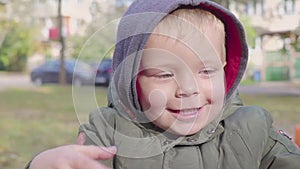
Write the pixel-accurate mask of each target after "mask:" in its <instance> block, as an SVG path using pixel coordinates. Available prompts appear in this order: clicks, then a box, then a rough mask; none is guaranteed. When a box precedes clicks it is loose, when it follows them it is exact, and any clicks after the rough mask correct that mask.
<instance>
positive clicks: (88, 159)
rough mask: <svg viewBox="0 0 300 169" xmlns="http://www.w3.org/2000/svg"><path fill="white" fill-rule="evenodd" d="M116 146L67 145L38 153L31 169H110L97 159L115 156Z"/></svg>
mask: <svg viewBox="0 0 300 169" xmlns="http://www.w3.org/2000/svg"><path fill="white" fill-rule="evenodd" d="M116 151H117V149H116V147H98V146H93V145H90V146H84V145H67V146H61V147H57V148H54V149H50V150H47V151H44V152H42V153H41V154H39V155H37V156H36V157H35V158H34V159H33V160H32V162H31V164H30V167H29V169H41V168H42V169H83V168H84V169H108V168H109V167H106V166H105V165H103V164H100V163H99V162H97V161H96V160H108V159H111V158H113V156H114V155H115V153H116Z"/></svg>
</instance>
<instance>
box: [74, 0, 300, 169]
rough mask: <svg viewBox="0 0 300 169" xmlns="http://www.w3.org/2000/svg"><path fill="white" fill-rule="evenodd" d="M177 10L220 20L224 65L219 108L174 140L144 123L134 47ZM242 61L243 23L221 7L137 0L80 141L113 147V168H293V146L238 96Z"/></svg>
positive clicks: (198, 0)
mask: <svg viewBox="0 0 300 169" xmlns="http://www.w3.org/2000/svg"><path fill="white" fill-rule="evenodd" d="M178 8H201V9H204V10H208V11H210V12H211V13H213V14H214V15H215V16H217V17H218V18H219V19H220V20H221V21H222V22H223V24H224V26H225V31H226V62H227V64H226V67H225V79H226V98H225V105H224V109H223V110H222V112H220V115H219V117H218V118H217V119H215V120H214V121H213V122H211V123H210V124H208V125H207V126H206V127H205V128H203V129H201V130H200V131H199V132H198V133H196V134H194V135H190V136H181V137H176V136H174V135H172V134H170V133H166V132H164V131H162V130H161V129H159V128H157V127H156V126H154V125H153V124H152V123H151V122H147V119H146V117H145V115H144V114H143V111H142V109H141V106H140V104H139V102H138V97H137V90H136V75H137V73H138V70H139V63H140V59H141V53H142V52H140V51H142V49H143V48H144V46H145V43H146V42H147V39H148V37H149V35H150V34H151V32H152V30H153V28H154V27H155V26H156V25H157V24H158V23H159V21H160V20H161V19H162V18H164V17H165V16H166V15H167V14H169V13H170V12H172V11H174V10H176V9H178ZM247 58H248V47H247V43H246V40H245V34H244V30H243V27H242V25H241V24H240V22H239V21H238V19H237V18H236V17H235V16H234V15H233V14H232V13H231V12H230V11H228V10H227V9H225V8H223V7H222V6H220V5H218V4H216V3H214V2H212V1H208V0H136V1H134V2H133V3H132V5H131V6H130V7H129V9H128V10H127V12H126V13H125V14H124V16H123V17H122V19H121V21H120V23H119V28H118V34H117V43H116V46H115V51H114V56H113V69H114V75H113V77H112V81H111V83H110V87H109V91H108V101H109V103H108V106H107V107H103V108H100V109H99V110H97V111H94V112H93V113H91V114H90V119H89V123H87V124H82V125H81V126H80V129H79V132H81V133H82V132H83V133H84V134H85V144H87V145H88V144H94V145H101V146H111V145H116V146H117V148H118V152H117V154H116V156H115V158H114V159H113V160H112V161H107V163H108V164H109V165H111V166H113V167H114V168H115V169H148V168H149V169H300V152H299V149H298V148H297V147H296V146H295V145H294V144H293V143H292V142H291V141H290V140H289V139H288V138H286V137H285V136H283V135H281V134H279V133H277V132H276V131H275V129H274V128H273V127H272V118H271V116H270V114H269V113H268V112H267V111H265V110H264V109H262V108H259V107H254V106H243V105H242V102H241V100H240V99H239V96H238V93H237V92H236V91H237V86H238V84H239V82H240V80H241V78H242V77H243V74H244V71H245V69H246V65H247Z"/></svg>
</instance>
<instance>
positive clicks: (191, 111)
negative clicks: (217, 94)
mask: <svg viewBox="0 0 300 169" xmlns="http://www.w3.org/2000/svg"><path fill="white" fill-rule="evenodd" d="M195 111H197V109H188V110H180V114H183V115H188V114H193V113H195Z"/></svg>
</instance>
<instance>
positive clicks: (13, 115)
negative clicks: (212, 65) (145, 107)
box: [0, 0, 300, 169]
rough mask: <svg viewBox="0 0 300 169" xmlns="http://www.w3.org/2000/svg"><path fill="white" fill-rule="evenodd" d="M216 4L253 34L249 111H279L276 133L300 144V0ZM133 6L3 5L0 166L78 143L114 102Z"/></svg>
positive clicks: (42, 0) (125, 2)
mask: <svg viewBox="0 0 300 169" xmlns="http://www.w3.org/2000/svg"><path fill="white" fill-rule="evenodd" d="M216 2H217V3H220V4H221V5H223V6H224V7H226V8H228V9H230V10H231V11H232V12H233V13H234V14H235V15H236V16H237V17H238V18H239V19H240V20H241V22H242V23H243V25H244V27H245V30H246V36H247V41H248V44H249V55H250V57H249V62H248V68H247V71H246V74H245V76H244V78H243V81H242V84H241V86H240V87H239V90H240V94H241V97H242V99H243V101H244V104H245V105H258V106H262V107H264V108H265V109H267V110H268V111H270V112H271V113H272V115H273V117H274V120H275V126H276V127H277V128H281V129H284V130H285V131H286V132H287V133H288V134H289V135H290V136H292V137H293V141H294V140H295V135H296V134H295V127H296V126H297V125H299V124H300V104H299V103H300V102H299V96H300V0H216ZM131 3H132V0H0V133H1V136H0V168H4V169H16V168H23V167H24V166H25V164H26V163H27V162H28V161H29V160H30V159H31V158H32V157H33V156H34V155H35V154H37V153H38V152H40V151H42V150H45V149H48V148H51V147H55V146H58V145H62V144H70V143H74V141H75V140H76V136H77V129H78V126H79V124H80V122H82V121H81V120H80V119H81V117H88V113H89V112H90V111H91V110H93V109H95V108H97V107H98V106H105V105H106V91H107V85H108V83H109V81H110V78H111V72H112V70H111V57H112V52H113V49H114V42H115V34H116V26H117V23H118V19H119V17H121V16H122V13H123V12H124V11H125V10H126V9H127V7H128V6H129V5H130V4H131ZM71 84H73V85H71ZM74 87H75V88H74ZM74 91H75V92H74ZM87 93H94V95H93V100H91V97H90V96H91V95H90V94H87ZM74 95H76V96H79V97H80V99H77V100H76V99H74ZM90 100H91V101H90ZM91 102H92V103H91ZM78 105H80V106H79V107H80V108H78Z"/></svg>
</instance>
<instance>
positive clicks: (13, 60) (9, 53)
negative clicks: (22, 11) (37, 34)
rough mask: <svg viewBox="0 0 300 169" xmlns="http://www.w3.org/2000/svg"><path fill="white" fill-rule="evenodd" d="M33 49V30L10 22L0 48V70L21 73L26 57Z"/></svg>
mask: <svg viewBox="0 0 300 169" xmlns="http://www.w3.org/2000/svg"><path fill="white" fill-rule="evenodd" d="M34 48H35V40H34V30H33V29H32V27H29V26H26V25H23V24H21V23H16V22H10V24H9V29H8V30H7V34H6V37H5V39H4V41H3V43H2V46H1V48H0V70H8V71H23V70H24V69H25V67H26V60H27V56H28V55H30V54H32V52H33V51H34Z"/></svg>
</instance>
